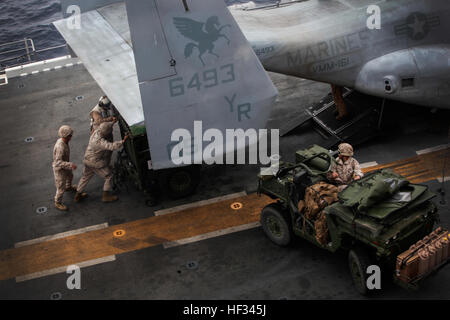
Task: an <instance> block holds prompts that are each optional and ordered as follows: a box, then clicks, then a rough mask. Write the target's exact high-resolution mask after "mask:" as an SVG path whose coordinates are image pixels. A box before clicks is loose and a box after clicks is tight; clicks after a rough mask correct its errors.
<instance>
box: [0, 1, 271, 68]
mask: <svg viewBox="0 0 450 320" xmlns="http://www.w3.org/2000/svg"><path fill="white" fill-rule="evenodd" d="M253 1H254V2H255V3H267V2H275V1H274V0H253ZM225 2H226V3H227V5H233V4H241V3H247V2H248V1H245V0H243V1H236V0H225ZM61 17H62V13H61V5H60V3H59V1H58V0H25V1H24V0H0V45H1V44H4V43H8V42H13V41H17V40H22V39H24V38H25V37H26V38H31V39H33V41H34V44H35V47H36V50H41V49H46V48H50V47H55V46H58V45H61V44H65V41H64V39H63V38H62V36H61V35H60V34H59V32H58V31H57V30H56V28H55V27H54V26H53V25H52V22H53V21H55V20H58V19H61ZM1 51H2V48H1V47H0V52H1ZM65 53H66V50H65V49H64V48H63V49H58V50H53V51H47V52H43V53H39V54H36V55H35V57H34V59H35V60H42V59H49V58H53V57H57V56H61V55H62V54H65Z"/></svg>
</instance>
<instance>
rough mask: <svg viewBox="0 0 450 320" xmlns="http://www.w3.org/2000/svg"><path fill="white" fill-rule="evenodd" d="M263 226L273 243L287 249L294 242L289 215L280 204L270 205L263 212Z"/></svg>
mask: <svg viewBox="0 0 450 320" xmlns="http://www.w3.org/2000/svg"><path fill="white" fill-rule="evenodd" d="M261 225H262V227H263V230H264V233H265V234H266V236H267V237H268V238H269V239H270V240H271V241H272V242H273V243H275V244H277V245H279V246H282V247H285V246H287V245H289V244H290V243H291V242H292V238H293V233H292V228H291V222H290V220H289V215H288V213H286V212H284V211H283V208H282V207H281V206H280V205H279V204H276V203H272V204H269V205H268V206H266V207H265V208H264V209H263V210H262V212H261Z"/></svg>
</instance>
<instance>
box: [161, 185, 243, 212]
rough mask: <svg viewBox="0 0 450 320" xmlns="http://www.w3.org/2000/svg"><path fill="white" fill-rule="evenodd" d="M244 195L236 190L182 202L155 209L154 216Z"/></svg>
mask: <svg viewBox="0 0 450 320" xmlns="http://www.w3.org/2000/svg"><path fill="white" fill-rule="evenodd" d="M246 195H247V192H245V191H241V192H238V193H233V194H228V195H225V196H221V197H217V198H212V199H208V200H202V201H197V202H192V203H188V204H184V205H181V206H177V207H173V208H169V209H163V210H158V211H155V216H162V215H165V214H169V213H173V212H177V211H181V210H185V209H190V208H196V207H200V206H204V205H208V204H212V203H216V202H219V201H225V200H229V199H234V198H239V197H244V196H246Z"/></svg>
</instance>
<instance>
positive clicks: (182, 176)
mask: <svg viewBox="0 0 450 320" xmlns="http://www.w3.org/2000/svg"><path fill="white" fill-rule="evenodd" d="M199 181H200V168H199V167H198V166H190V167H182V168H175V169H168V170H164V171H163V172H161V175H160V176H159V182H160V186H161V189H162V190H163V192H164V193H165V194H167V195H168V196H169V197H170V198H172V199H180V198H183V197H186V196H188V195H190V194H192V193H194V192H195V189H196V188H197V186H198V183H199Z"/></svg>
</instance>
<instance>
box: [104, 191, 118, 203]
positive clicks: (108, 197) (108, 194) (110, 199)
mask: <svg viewBox="0 0 450 320" xmlns="http://www.w3.org/2000/svg"><path fill="white" fill-rule="evenodd" d="M117 200H119V197H118V196H114V195H112V194H111V192H110V191H103V197H102V201H103V202H114V201H117Z"/></svg>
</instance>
